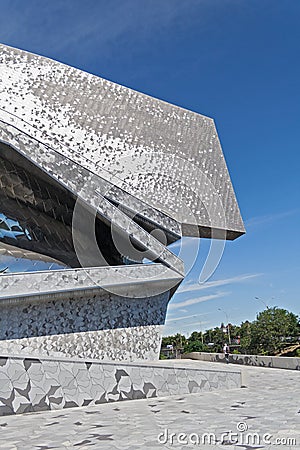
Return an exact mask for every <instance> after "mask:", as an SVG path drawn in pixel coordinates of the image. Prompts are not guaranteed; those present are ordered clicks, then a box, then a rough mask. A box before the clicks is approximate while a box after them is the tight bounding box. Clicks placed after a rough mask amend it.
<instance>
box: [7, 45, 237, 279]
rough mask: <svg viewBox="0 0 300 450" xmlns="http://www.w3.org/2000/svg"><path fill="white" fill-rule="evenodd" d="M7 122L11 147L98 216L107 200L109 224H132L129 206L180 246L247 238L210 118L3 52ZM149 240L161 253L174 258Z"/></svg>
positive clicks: (44, 61) (42, 60)
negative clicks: (186, 240)
mask: <svg viewBox="0 0 300 450" xmlns="http://www.w3.org/2000/svg"><path fill="white" fill-rule="evenodd" d="M0 120H1V123H2V127H1V129H2V131H1V130H0V139H1V140H2V141H3V142H5V143H7V144H11V145H12V146H14V148H15V149H16V150H17V151H20V152H21V153H22V155H23V156H25V157H26V158H27V159H28V160H30V161H31V162H32V163H34V164H35V165H36V166H37V167H39V168H41V170H43V171H45V172H47V173H48V174H49V175H50V176H51V177H53V178H55V179H56V180H57V181H58V182H59V183H61V184H62V185H63V186H64V187H65V188H66V189H68V190H70V192H72V193H73V194H74V195H75V196H76V195H79V194H80V195H81V194H82V196H83V199H84V201H86V202H88V203H89V204H90V205H91V207H92V206H93V205H94V207H95V200H94V197H95V196H97V193H98V194H99V193H100V195H101V202H102V213H103V214H107V215H108V216H109V217H108V219H109V220H112V215H115V216H116V214H117V215H119V217H118V218H116V217H115V220H117V221H119V223H121V222H122V221H124V220H125V217H126V214H124V213H122V212H121V211H120V210H119V211H118V212H117V213H116V211H112V210H113V205H120V204H121V205H123V206H124V207H125V208H127V210H130V211H132V212H133V213H134V214H138V215H140V217H141V218H143V219H145V220H146V221H147V222H152V223H154V224H155V225H157V226H158V227H160V228H162V229H165V230H167V231H169V232H170V233H173V235H174V236H175V237H177V238H178V237H179V236H180V235H181V234H183V235H190V236H198V235H200V236H205V237H218V238H223V239H235V238H236V237H238V236H240V235H241V234H243V233H244V226H243V222H242V218H241V215H240V211H239V207H238V204H237V201H236V197H235V194H234V191H233V187H232V184H231V180H230V177H229V173H228V170H227V167H226V162H225V159H224V156H223V153H222V149H221V146H220V142H219V139H218V134H217V131H216V127H215V124H214V121H213V120H212V119H211V118H208V117H205V116H203V115H200V114H197V113H195V112H191V111H188V110H185V109H182V108H179V107H177V106H174V105H171V104H169V103H166V102H163V101H161V100H158V99H155V98H152V97H149V96H147V95H145V94H142V93H138V92H136V91H133V90H131V89H129V88H126V87H123V86H120V85H118V84H115V83H112V82H110V81H107V80H104V79H102V78H99V77H97V76H94V75H91V74H88V73H85V72H83V71H80V70H78V69H75V68H72V67H69V66H66V65H64V64H61V63H59V62H56V61H53V60H50V59H48V58H45V57H42V56H37V55H34V54H31V53H28V52H25V51H22V50H18V49H14V48H11V47H7V46H5V45H0ZM1 133H2V134H1ZM21 136H22V138H21ZM24 136H26V139H27V141H28V142H27V143H25V141H24V139H25V138H24ZM20 140H22V142H23V144H22V145H21V144H20ZM18 143H19V144H18ZM21 147H22V148H21ZM82 177H85V180H88V184H89V187H88V190H85V189H84V186H83V184H82ZM87 191H88V192H87ZM104 210H105V211H104ZM125 221H126V220H125ZM124 226H125V227H127V226H129V223H127V224H125V223H124ZM130 227H131V231H130V233H132V234H135V235H136V236H138V235H139V234H141V233H142V234H143V231H141V229H139V230H138V229H137V227H136V226H135V225H134V224H133V225H132V224H131V225H130ZM148 236H149V237H148V238H147V239H146V241H147V246H150V247H151V248H152V250H153V251H154V253H155V252H158V253H159V252H160V253H161V252H166V251H165V250H162V249H159V248H157V247H159V244H157V243H156V242H155V239H154V238H152V237H151V236H150V235H148ZM141 240H145V236H144V237H141ZM163 259H165V260H168V263H167V265H168V266H169V267H171V268H172V267H173V268H174V267H175V266H176V263H175V262H174V260H172V257H170V255H164V256H163ZM177 270H179V269H178V267H177ZM179 271H180V270H179Z"/></svg>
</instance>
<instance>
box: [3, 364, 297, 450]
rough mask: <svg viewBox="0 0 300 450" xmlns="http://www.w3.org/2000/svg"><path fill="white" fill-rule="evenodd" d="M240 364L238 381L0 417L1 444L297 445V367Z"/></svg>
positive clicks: (23, 449) (23, 448)
mask: <svg viewBox="0 0 300 450" xmlns="http://www.w3.org/2000/svg"><path fill="white" fill-rule="evenodd" d="M175 364H188V365H192V366H194V367H201V368H202V367H205V368H207V369H213V368H217V369H220V364H218V363H206V362H200V361H185V362H183V361H182V362H178V363H176V362H175ZM223 367H224V369H227V370H228V369H229V367H230V368H233V369H237V368H238V366H236V365H234V366H227V367H225V366H223ZM240 370H241V371H242V372H243V383H244V384H245V385H246V386H247V387H245V388H241V389H234V390H228V391H226V390H224V391H219V392H217V391H215V392H206V393H201V394H190V395H184V396H176V397H166V398H160V399H147V400H134V401H127V402H118V403H108V404H101V405H98V406H94V407H82V408H73V409H67V410H60V411H51V412H41V413H34V414H23V415H18V416H6V417H0V449H5V450H12V449H18V450H27V449H28V450H33V449H39V450H46V449H73V448H74V449H81V450H88V449H95V450H96V449H104V450H106V449H107V450H110V449H112V450H113V449H139V448H145V449H159V448H161V449H162V448H170V449H172V448H201V449H217V448H218V449H219V448H221V449H224V450H226V449H230V450H235V449H239V450H241V449H247V450H250V449H257V448H274V449H275V448H276V449H293V450H295V449H300V371H299V372H298V371H291V370H282V369H267V368H266V369H265V368H259V367H245V366H243V367H241V368H240ZM166 430H167V431H166ZM229 431H232V433H237V434H233V435H231V436H230V435H229V434H226V433H227V432H229ZM160 433H161V434H160ZM171 433H175V436H174V435H173V436H170V435H171ZM180 433H185V435H180ZM205 433H211V435H210V437H209V436H208V434H207V435H206V436H205ZM159 434H160V442H161V443H160V442H159V441H158V435H159ZM247 435H248V436H247ZM214 439H215V442H214ZM208 440H210V441H209V442H208ZM180 441H181V442H180ZM186 442H187V444H186Z"/></svg>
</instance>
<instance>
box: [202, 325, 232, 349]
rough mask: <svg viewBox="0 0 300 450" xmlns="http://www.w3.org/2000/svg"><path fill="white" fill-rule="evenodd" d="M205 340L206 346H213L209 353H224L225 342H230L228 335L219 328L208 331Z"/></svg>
mask: <svg viewBox="0 0 300 450" xmlns="http://www.w3.org/2000/svg"><path fill="white" fill-rule="evenodd" d="M203 338H204V343H205V344H213V345H212V346H210V347H209V349H210V350H209V351H211V352H217V353H220V352H222V349H223V345H224V343H225V341H227V342H228V338H227V335H226V334H225V333H224V332H223V331H222V330H221V328H219V327H216V328H214V329H211V330H207V331H206V332H205V333H204V336H203Z"/></svg>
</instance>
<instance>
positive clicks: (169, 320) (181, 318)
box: [166, 313, 208, 324]
mask: <svg viewBox="0 0 300 450" xmlns="http://www.w3.org/2000/svg"><path fill="white" fill-rule="evenodd" d="M207 314H208V313H203V314H191V315H190V316H181V317H172V318H171V319H167V322H166V324H168V323H169V322H174V321H176V320H183V319H190V318H191V317H200V316H206V315H207ZM198 323H199V322H198Z"/></svg>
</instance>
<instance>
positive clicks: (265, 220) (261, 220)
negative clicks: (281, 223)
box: [245, 209, 300, 228]
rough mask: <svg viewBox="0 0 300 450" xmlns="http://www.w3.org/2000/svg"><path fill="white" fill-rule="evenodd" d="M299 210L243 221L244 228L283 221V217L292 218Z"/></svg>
mask: <svg viewBox="0 0 300 450" xmlns="http://www.w3.org/2000/svg"><path fill="white" fill-rule="evenodd" d="M299 211H300V210H299V209H291V210H289V211H284V212H281V213H277V214H266V215H265V216H257V217H252V218H250V219H248V220H246V221H245V227H246V228H252V227H256V226H259V225H264V224H265V223H270V222H276V221H277V220H281V219H284V218H285V217H288V216H292V215H293V214H296V213H298V212H299Z"/></svg>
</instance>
